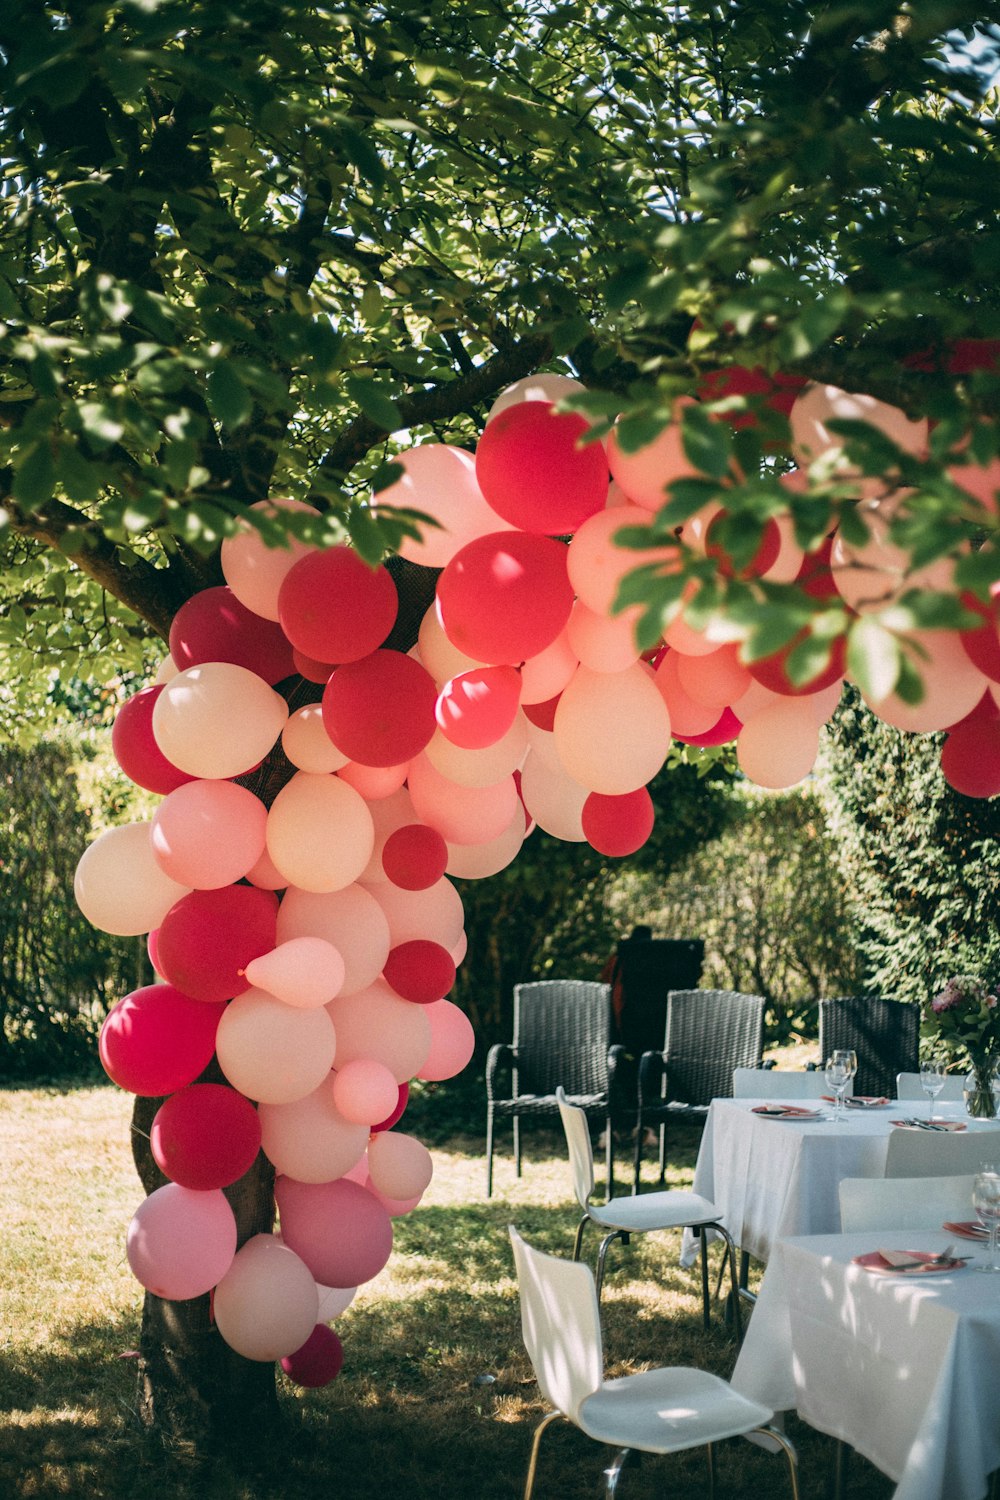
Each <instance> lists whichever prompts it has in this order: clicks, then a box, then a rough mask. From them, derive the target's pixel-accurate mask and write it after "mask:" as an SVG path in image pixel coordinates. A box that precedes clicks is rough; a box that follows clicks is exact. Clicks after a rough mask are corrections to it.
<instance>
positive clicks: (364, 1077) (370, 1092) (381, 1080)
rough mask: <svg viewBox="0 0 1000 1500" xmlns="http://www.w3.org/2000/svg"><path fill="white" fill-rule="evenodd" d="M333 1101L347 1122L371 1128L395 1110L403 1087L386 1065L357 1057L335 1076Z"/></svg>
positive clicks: (370, 1058)
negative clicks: (400, 1088)
mask: <svg viewBox="0 0 1000 1500" xmlns="http://www.w3.org/2000/svg"><path fill="white" fill-rule="evenodd" d="M333 1102H334V1104H336V1106H337V1108H338V1109H339V1110H340V1113H341V1114H342V1115H343V1116H344V1119H345V1120H351V1121H352V1122H353V1123H355V1124H358V1125H367V1126H369V1127H370V1128H371V1127H374V1126H375V1125H376V1124H377V1123H378V1122H379V1121H380V1120H385V1119H387V1118H388V1117H389V1115H391V1114H392V1112H393V1111H394V1110H395V1108H396V1105H397V1104H398V1103H399V1084H397V1082H396V1079H395V1077H394V1076H393V1074H392V1073H391V1072H390V1071H389V1069H388V1068H387V1067H386V1066H385V1063H380V1062H378V1061H377V1060H376V1059H375V1058H373V1057H356V1058H354V1060H353V1061H352V1062H349V1063H345V1064H344V1066H343V1067H342V1068H338V1069H337V1071H336V1073H335V1074H334V1077H333Z"/></svg>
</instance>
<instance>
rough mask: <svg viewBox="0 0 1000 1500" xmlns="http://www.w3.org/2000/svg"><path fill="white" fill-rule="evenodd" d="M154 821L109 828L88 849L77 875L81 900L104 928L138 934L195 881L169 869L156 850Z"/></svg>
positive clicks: (75, 881)
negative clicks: (189, 881) (186, 881)
mask: <svg viewBox="0 0 1000 1500" xmlns="http://www.w3.org/2000/svg"><path fill="white" fill-rule="evenodd" d="M152 828H153V825H152V824H151V823H123V824H122V825H121V826H120V827H118V828H108V829H106V830H105V832H104V833H102V834H101V835H100V837H99V838H96V839H95V840H94V842H93V843H92V844H90V845H88V847H87V848H86V849H85V850H84V851H83V854H82V855H81V856H80V860H79V863H78V864H77V867H76V874H75V875H74V877H73V894H74V896H75V897H76V904H77V906H78V907H79V908H80V910H81V911H82V912H83V915H84V916H85V917H86V919H87V921H88V922H90V923H91V924H92V925H93V926H94V927H97V928H99V929H100V931H101V932H111V933H115V934H116V935H117V936H119V937H138V936H139V934H140V933H143V932H152V931H153V929H154V928H155V927H159V925H160V923H161V921H162V920H163V918H164V917H165V916H166V914H167V912H168V911H169V910H170V908H171V907H172V906H173V905H174V902H175V901H179V900H180V899H181V897H182V896H186V895H187V894H188V892H189V891H190V890H191V886H190V885H186V884H183V883H181V882H178V881H176V880H172V879H171V877H170V876H169V875H168V874H167V873H166V872H165V871H164V869H163V867H162V866H161V865H160V863H159V861H158V860H157V859H156V856H155V855H154V853H153V840H152V837H151V835H152Z"/></svg>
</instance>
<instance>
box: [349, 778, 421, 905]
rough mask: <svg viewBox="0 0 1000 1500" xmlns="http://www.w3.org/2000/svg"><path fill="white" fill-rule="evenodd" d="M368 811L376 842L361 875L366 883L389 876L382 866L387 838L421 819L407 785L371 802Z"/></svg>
mask: <svg viewBox="0 0 1000 1500" xmlns="http://www.w3.org/2000/svg"><path fill="white" fill-rule="evenodd" d="M368 811H369V812H370V813H371V815H372V824H373V826H374V829H375V843H374V845H373V848H372V855H371V858H370V859H369V861H368V863H367V864H366V865H365V867H364V869H363V870H362V872H361V875H360V877H359V878H360V879H361V880H363V881H364V882H365V884H369V883H371V882H373V881H374V882H377V881H382V880H386V879H387V878H388V877H387V876H386V873H385V870H384V869H383V867H382V850H383V849H384V848H385V844H386V840H387V839H388V838H390V837H391V836H392V834H394V833H395V832H396V831H397V829H400V828H406V827H408V826H409V824H410V823H419V821H420V819H419V818H418V817H417V814H416V812H415V811H414V807H413V803H412V802H411V801H410V794H409V792H408V791H407V789H406V787H405V786H403V787H400V788H399V790H398V791H395V792H391V793H390V794H389V796H388V797H379V798H378V799H377V800H376V801H375V802H369V804H368Z"/></svg>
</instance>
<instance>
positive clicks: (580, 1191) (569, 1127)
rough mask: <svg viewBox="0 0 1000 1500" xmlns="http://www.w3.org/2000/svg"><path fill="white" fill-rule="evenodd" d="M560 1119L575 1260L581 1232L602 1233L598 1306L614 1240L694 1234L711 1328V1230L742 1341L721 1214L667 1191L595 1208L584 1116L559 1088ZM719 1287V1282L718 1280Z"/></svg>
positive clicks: (732, 1259) (703, 1201)
mask: <svg viewBox="0 0 1000 1500" xmlns="http://www.w3.org/2000/svg"><path fill="white" fill-rule="evenodd" d="M556 1099H557V1100H558V1103H559V1113H560V1115H561V1116H562V1122H563V1129H564V1130H565V1132H566V1144H567V1146H568V1147H569V1162H570V1169H571V1171H572V1174H573V1191H574V1193H575V1194H576V1201H577V1202H578V1203H579V1205H580V1207H581V1208H582V1209H583V1218H582V1219H581V1220H580V1223H579V1225H578V1226H577V1231H576V1242H575V1244H574V1246H573V1259H574V1260H579V1259H580V1251H581V1249H582V1246H583V1231H584V1229H585V1228H586V1227H587V1225H588V1223H591V1224H596V1225H597V1227H598V1228H599V1229H603V1230H606V1231H607V1232H606V1234H605V1236H604V1238H603V1240H602V1241H601V1248H600V1250H599V1251H598V1254H597V1283H596V1284H597V1298H598V1301H600V1296H601V1288H602V1287H603V1285H604V1262H605V1260H606V1258H607V1254H608V1247H609V1246H610V1245H611V1244H613V1243H614V1241H615V1240H621V1242H622V1244H623V1245H627V1244H628V1241H629V1235H632V1234H648V1233H649V1232H650V1231H651V1230H657V1229H696V1230H697V1231H698V1235H699V1238H700V1240H701V1301H702V1319H703V1321H704V1324H705V1327H706V1328H707V1327H708V1324H709V1305H710V1298H709V1290H708V1238H707V1231H708V1230H709V1229H712V1230H714V1231H715V1232H716V1233H717V1234H718V1235H720V1236H721V1237H722V1239H723V1240H724V1241H725V1246H726V1248H725V1254H726V1256H727V1257H728V1260H729V1273H730V1279H731V1282H732V1309H733V1318H734V1321H735V1324H736V1337H737V1339H740V1338H742V1334H743V1330H742V1324H741V1321H740V1306H739V1295H738V1286H737V1275H736V1249H735V1247H734V1245H733V1241H732V1238H731V1236H730V1234H729V1231H728V1230H727V1229H726V1228H725V1226H724V1225H723V1224H722V1222H721V1219H720V1215H719V1210H718V1209H717V1208H716V1206H715V1204H714V1203H710V1202H709V1200H708V1199H707V1198H702V1197H701V1195H700V1194H699V1193H688V1192H684V1191H683V1190H681V1189H680V1188H668V1189H664V1191H663V1192H659V1193H632V1194H630V1195H629V1196H627V1197H624V1196H623V1197H621V1198H609V1199H608V1201H607V1202H606V1203H602V1204H599V1205H598V1204H594V1203H591V1201H590V1199H591V1196H592V1194H593V1192H594V1186H595V1183H594V1152H593V1148H592V1146H591V1144H590V1126H589V1125H588V1123H587V1116H586V1114H585V1113H584V1111H583V1110H582V1109H580V1108H579V1107H578V1106H577V1105H575V1104H570V1103H569V1101H568V1100H567V1098H566V1094H565V1092H564V1090H563V1089H562V1088H557V1089H556ZM720 1281H721V1277H720Z"/></svg>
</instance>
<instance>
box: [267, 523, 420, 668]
mask: <svg viewBox="0 0 1000 1500" xmlns="http://www.w3.org/2000/svg"><path fill="white" fill-rule="evenodd" d="M398 607H399V601H398V599H397V596H396V586H395V584H394V583H393V581H392V578H391V577H390V575H389V574H388V573H387V572H386V570H385V568H370V567H369V566H368V564H367V563H366V562H364V561H363V560H362V559H361V558H360V557H359V556H358V554H357V553H356V552H352V550H351V548H350V547H331V548H330V549H329V551H327V552H309V553H307V554H306V556H305V557H300V558H299V560H298V562H297V563H296V564H295V565H294V567H292V568H291V569H289V571H288V573H287V574H286V576H285V580H284V582H283V583H282V585H281V590H280V592H279V594H278V618H279V620H280V621H281V625H282V629H283V630H284V632H285V634H286V636H287V637H288V639H289V640H290V641H291V643H292V645H293V647H295V649H296V650H298V651H301V652H303V653H304V655H305V656H308V657H311V658H312V659H313V661H316V662H327V661H329V662H335V663H338V664H339V663H341V662H345V661H359V660H360V658H361V657H363V656H368V655H370V654H371V652H372V651H374V650H376V648H377V647H379V646H381V644H382V642H383V641H384V640H385V638H386V636H387V635H388V634H389V632H390V630H391V629H392V627H393V625H394V624H395V623H396V611H397V609H398Z"/></svg>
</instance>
